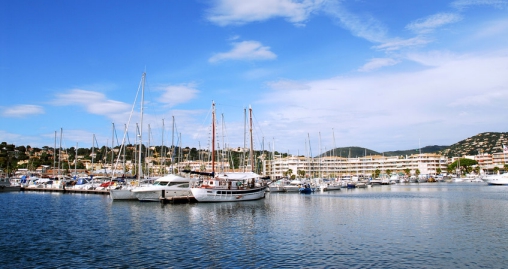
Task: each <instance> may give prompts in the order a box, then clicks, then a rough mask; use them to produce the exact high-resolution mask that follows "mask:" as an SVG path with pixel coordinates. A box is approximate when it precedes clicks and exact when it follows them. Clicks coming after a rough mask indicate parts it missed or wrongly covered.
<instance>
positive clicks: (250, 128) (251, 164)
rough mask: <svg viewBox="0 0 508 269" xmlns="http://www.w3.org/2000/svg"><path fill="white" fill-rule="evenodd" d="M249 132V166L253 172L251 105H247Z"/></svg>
mask: <svg viewBox="0 0 508 269" xmlns="http://www.w3.org/2000/svg"><path fill="white" fill-rule="evenodd" d="M249 125H250V127H249V132H250V167H251V170H252V171H251V172H254V171H255V168H254V151H253V148H254V140H253V138H252V107H251V106H250V105H249Z"/></svg>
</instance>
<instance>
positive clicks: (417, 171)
mask: <svg viewBox="0 0 508 269" xmlns="http://www.w3.org/2000/svg"><path fill="white" fill-rule="evenodd" d="M415 174H416V176H419V175H420V169H418V168H417V169H416V171H415Z"/></svg>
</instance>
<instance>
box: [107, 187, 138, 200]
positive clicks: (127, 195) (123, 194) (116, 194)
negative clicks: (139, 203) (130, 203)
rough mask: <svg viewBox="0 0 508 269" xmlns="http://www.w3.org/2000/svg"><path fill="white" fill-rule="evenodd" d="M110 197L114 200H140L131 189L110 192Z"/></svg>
mask: <svg viewBox="0 0 508 269" xmlns="http://www.w3.org/2000/svg"><path fill="white" fill-rule="evenodd" d="M109 196H110V197H111V199H113V200H138V197H136V195H135V194H134V193H133V192H132V191H131V190H130V189H119V190H110V191H109Z"/></svg>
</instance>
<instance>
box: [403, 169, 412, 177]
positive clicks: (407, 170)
mask: <svg viewBox="0 0 508 269" xmlns="http://www.w3.org/2000/svg"><path fill="white" fill-rule="evenodd" d="M404 174H406V176H410V175H411V169H409V168H406V169H404Z"/></svg>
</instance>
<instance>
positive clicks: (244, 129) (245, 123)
mask: <svg viewBox="0 0 508 269" xmlns="http://www.w3.org/2000/svg"><path fill="white" fill-rule="evenodd" d="M246 131H247V109H245V108H244V109H243V149H242V166H243V172H244V173H245V168H246V167H247V164H246V160H245V148H246V147H247V139H246V136H247V132H246Z"/></svg>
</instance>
